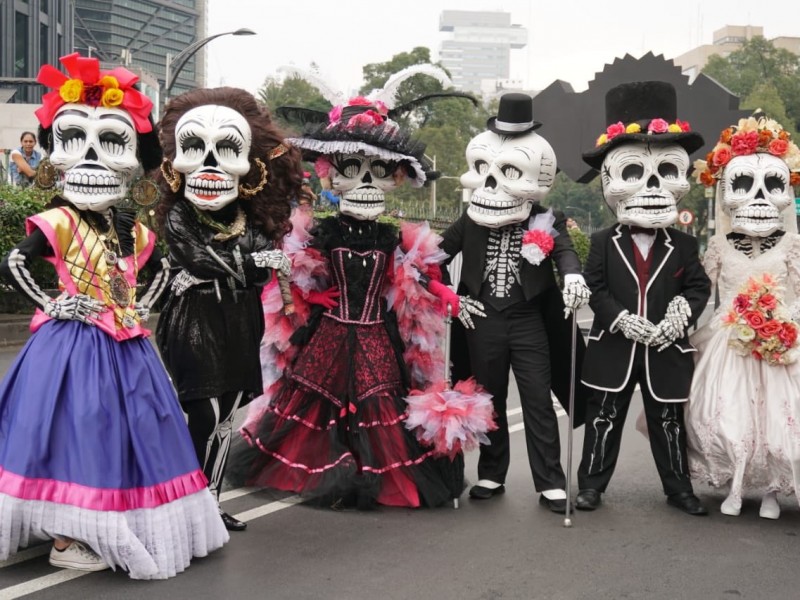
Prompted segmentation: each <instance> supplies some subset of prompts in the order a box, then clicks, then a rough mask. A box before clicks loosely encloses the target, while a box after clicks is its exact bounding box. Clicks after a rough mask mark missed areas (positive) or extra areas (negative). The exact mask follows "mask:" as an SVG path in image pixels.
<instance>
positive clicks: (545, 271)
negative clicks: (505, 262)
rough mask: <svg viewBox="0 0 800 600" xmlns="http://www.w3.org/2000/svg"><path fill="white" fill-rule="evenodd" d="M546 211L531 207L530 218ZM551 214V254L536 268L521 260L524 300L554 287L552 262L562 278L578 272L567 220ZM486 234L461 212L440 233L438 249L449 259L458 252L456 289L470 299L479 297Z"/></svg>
mask: <svg viewBox="0 0 800 600" xmlns="http://www.w3.org/2000/svg"><path fill="white" fill-rule="evenodd" d="M546 211H547V209H546V208H545V207H543V206H541V205H540V204H534V205H533V209H531V214H530V216H531V217H532V216H535V215H537V214H539V213H543V212H546ZM553 214H554V215H555V218H556V220H555V223H554V224H553V228H554V229H555V230H556V231H558V235H557V236H555V246H554V247H553V251H552V252H551V253H550V255H549V256H548V257H547V258H545V259H544V260H543V261H542V262H541V263H540V264H538V265H533V264H531V263H529V262H528V261H527V260H525V259H524V258H523V259H521V263H522V264H521V267H520V279H521V283H522V290H523V293H524V294H525V300H530V299H531V298H534V297H536V296H538V295H539V294H541V293H542V292H544V291H545V290H547V289H549V288H552V287H556V285H557V284H556V278H555V274H554V273H553V262H554V261H555V264H556V267H557V268H558V272H559V273H560V274H561V276H562V277H563V276H564V275H568V274H579V273H580V272H581V262H580V259H579V258H578V255H577V254H576V253H575V249H574V248H573V247H572V240H571V239H570V237H569V233H567V218H566V217H565V216H564V213H562V212H561V211H558V210H554V211H553ZM526 223H527V219H526ZM489 231H490V230H489V228H488V227H484V226H482V225H478V224H477V223H475V221H473V220H472V219H470V218H469V217H468V216H467V212H466V211H464V213H463V214H462V215H461V217H460V218H459V219H458V220H457V221H456V222H455V223H453V224H452V225H451V226H450V227H448V228H447V230H446V231H445V232H444V233H443V234H442V243H441V244H440V246H441V248H442V250H444V251H445V252H447V254H448V255H449V256H450V257H453V256H455V255H456V254H458V253H459V252H461V253H462V258H463V261H462V264H461V285H460V287H461V288H462V289H466V290H467V291H468V292H469V294H470V296H472V297H473V298H477V297H478V296H480V293H481V286H482V285H483V272H484V269H485V268H486V246H487V245H488V242H489Z"/></svg>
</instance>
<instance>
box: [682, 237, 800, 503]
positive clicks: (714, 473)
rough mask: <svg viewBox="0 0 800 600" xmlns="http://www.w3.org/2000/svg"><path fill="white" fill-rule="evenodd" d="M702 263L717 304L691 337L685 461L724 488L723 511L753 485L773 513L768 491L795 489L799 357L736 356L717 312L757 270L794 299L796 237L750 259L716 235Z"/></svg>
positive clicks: (798, 290)
mask: <svg viewBox="0 0 800 600" xmlns="http://www.w3.org/2000/svg"><path fill="white" fill-rule="evenodd" d="M703 262H704V266H705V268H706V272H707V273H708V276H709V277H710V278H711V282H712V284H713V285H716V286H717V288H718V290H719V296H720V305H719V308H718V309H717V310H716V312H715V314H714V316H713V318H712V319H711V320H710V322H709V323H708V324H706V325H705V326H703V327H702V328H700V329H698V330H697V332H695V333H694V334H693V335H692V338H691V340H692V343H693V344H694V345H695V346H696V347H697V349H698V353H697V354H696V358H695V362H696V366H695V372H694V379H693V381H692V389H691V394H690V398H689V402H688V404H687V406H686V411H685V418H686V431H687V437H688V445H689V467H690V470H691V472H692V476H693V477H694V478H696V479H697V480H698V481H704V482H707V483H710V484H711V485H712V486H715V487H723V488H728V487H729V489H730V493H729V496H728V498H727V499H726V501H725V502H724V503H723V506H722V508H721V510H722V512H724V513H726V514H733V515H735V514H738V510H739V509H740V508H741V498H742V493H743V492H746V491H748V490H751V491H756V490H757V491H758V492H760V493H765V492H766V493H767V494H768V495H769V496H771V497H772V503H773V504H774V509H773V510H777V513H778V514H779V510H780V509H779V508H778V505H777V503H776V502H775V495H774V492H782V493H786V494H794V495H795V497H797V496H796V495H797V494H798V492H800V485H799V484H800V361H798V362H794V363H792V364H789V365H770V364H768V363H766V362H764V361H761V360H757V359H755V358H753V357H751V356H741V355H739V354H737V352H736V351H735V350H734V349H733V348H732V347H730V346H729V345H728V340H729V337H730V333H731V331H732V330H731V329H730V328H728V327H724V326H722V321H721V316H722V315H724V314H725V313H727V312H728V311H729V310H730V308H731V307H732V303H733V299H734V298H735V297H736V295H737V294H738V293H739V291H740V288H741V287H742V286H743V285H744V284H745V283H746V282H747V280H748V279H749V278H750V277H752V276H758V275H761V274H763V273H769V274H770V275H772V276H773V277H774V278H775V280H776V281H777V282H778V283H779V284H780V285H781V286H782V287H783V288H784V290H785V297H784V298H783V301H784V303H785V304H786V306H787V307H789V306H791V305H792V303H793V302H794V301H795V299H796V298H798V297H800V235H797V234H794V233H786V234H785V235H784V236H783V237H782V238H781V240H780V241H779V242H778V243H777V244H775V246H773V247H772V248H770V249H768V250H766V251H764V252H763V253H760V254H759V253H757V252H754V255H753V257H752V258H751V257H748V256H747V255H746V254H745V253H744V252H741V251H739V250H736V249H735V248H734V247H733V244H732V243H731V242H729V241H728V240H727V239H726V238H725V237H724V236H722V235H718V236H714V237H713V238H712V239H711V241H710V243H709V247H708V250H707V251H706V254H705V258H704V261H703ZM765 502H767V499H766V497H765ZM726 505H727V506H726ZM769 512H770V511H769V510H767V507H766V506H765V504H762V512H761V516H762V517H768V518H777V514H775V513H773V514H769Z"/></svg>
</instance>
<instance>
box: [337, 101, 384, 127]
mask: <svg viewBox="0 0 800 600" xmlns="http://www.w3.org/2000/svg"><path fill="white" fill-rule="evenodd" d="M387 122H388V123H393V121H391V120H390V119H389V107H388V106H386V104H384V103H383V102H381V101H380V100H377V101H372V100H369V99H367V98H365V97H364V96H356V97H355V98H350V100H348V102H347V104H340V105H338V106H334V107H333V108H332V109H331V110H330V112H329V113H328V123H329V124H328V129H331V128H333V127H344V128H345V129H355V128H357V127H377V126H379V125H383V124H384V123H387Z"/></svg>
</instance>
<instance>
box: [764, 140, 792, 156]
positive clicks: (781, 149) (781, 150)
mask: <svg viewBox="0 0 800 600" xmlns="http://www.w3.org/2000/svg"><path fill="white" fill-rule="evenodd" d="M788 149H789V143H788V142H787V141H786V140H772V141H771V142H770V143H769V147H768V150H769V153H770V154H772V155H773V156H783V155H784V154H786V151H787V150H788Z"/></svg>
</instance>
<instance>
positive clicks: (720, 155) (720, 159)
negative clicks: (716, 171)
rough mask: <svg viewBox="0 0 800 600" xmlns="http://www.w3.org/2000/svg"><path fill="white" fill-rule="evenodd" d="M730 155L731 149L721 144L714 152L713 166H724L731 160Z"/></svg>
mask: <svg viewBox="0 0 800 600" xmlns="http://www.w3.org/2000/svg"><path fill="white" fill-rule="evenodd" d="M732 156H733V154H731V149H730V148H727V147H725V146H723V147H722V148H720V149H719V150H717V151H716V152H714V166H717V167H724V166H725V165H727V164H728V163H729V162H730V161H731V157H732Z"/></svg>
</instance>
